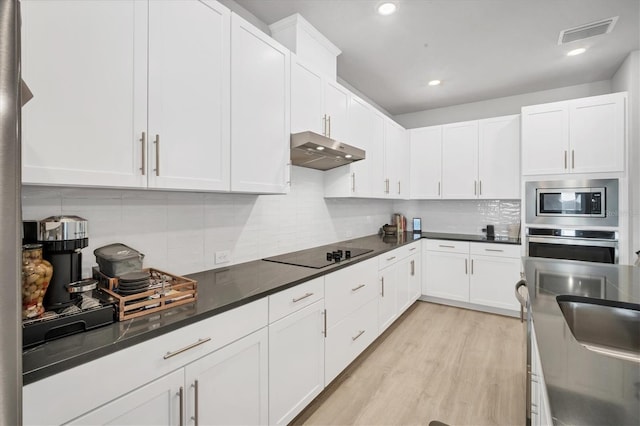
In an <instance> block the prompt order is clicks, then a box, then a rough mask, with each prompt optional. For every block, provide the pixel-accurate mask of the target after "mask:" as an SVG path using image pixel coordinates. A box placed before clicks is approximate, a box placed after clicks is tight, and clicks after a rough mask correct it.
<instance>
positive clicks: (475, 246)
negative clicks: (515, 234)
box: [470, 243, 522, 258]
mask: <svg viewBox="0 0 640 426" xmlns="http://www.w3.org/2000/svg"><path fill="white" fill-rule="evenodd" d="M521 248H522V247H521V246H520V245H513V244H494V243H471V247H470V250H471V254H479V255H482V256H498V257H517V258H519V257H520V256H522V253H521Z"/></svg>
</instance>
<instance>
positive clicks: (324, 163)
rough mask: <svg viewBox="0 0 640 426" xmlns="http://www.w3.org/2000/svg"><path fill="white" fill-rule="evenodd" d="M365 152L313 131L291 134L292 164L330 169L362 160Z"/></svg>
mask: <svg viewBox="0 0 640 426" xmlns="http://www.w3.org/2000/svg"><path fill="white" fill-rule="evenodd" d="M364 159H365V152H364V150H362V149H360V148H356V147H355V146H351V145H347V144H346V143H342V142H339V141H336V140H334V139H330V138H328V137H326V136H322V135H319V134H317V133H314V132H300V133H292V134H291V163H292V164H293V165H294V166H301V167H309V168H312V169H317V170H330V169H334V168H336V167H340V166H344V165H345V164H350V163H353V162H354V161H358V160H364Z"/></svg>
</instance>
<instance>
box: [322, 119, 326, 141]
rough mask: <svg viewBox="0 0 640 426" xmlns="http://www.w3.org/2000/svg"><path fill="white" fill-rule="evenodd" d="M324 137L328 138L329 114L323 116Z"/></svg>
mask: <svg viewBox="0 0 640 426" xmlns="http://www.w3.org/2000/svg"><path fill="white" fill-rule="evenodd" d="M322 135H323V136H327V114H324V115H323V116H322Z"/></svg>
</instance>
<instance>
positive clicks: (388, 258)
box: [387, 256, 396, 262]
mask: <svg viewBox="0 0 640 426" xmlns="http://www.w3.org/2000/svg"><path fill="white" fill-rule="evenodd" d="M395 258H396V257H395V256H391V257H387V262H391V261H392V260H393V259H395Z"/></svg>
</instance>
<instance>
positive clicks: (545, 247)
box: [526, 228, 619, 263]
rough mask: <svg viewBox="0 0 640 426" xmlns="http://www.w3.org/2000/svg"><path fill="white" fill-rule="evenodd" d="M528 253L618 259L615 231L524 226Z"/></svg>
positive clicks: (536, 255) (571, 257)
mask: <svg viewBox="0 0 640 426" xmlns="http://www.w3.org/2000/svg"><path fill="white" fill-rule="evenodd" d="M526 241H527V255H528V256H532V257H546V258H551V259H569V260H582V261H587V262H599V263H618V258H619V254H618V232H617V231H594V230H580V229H558V228H527V239H526Z"/></svg>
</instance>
